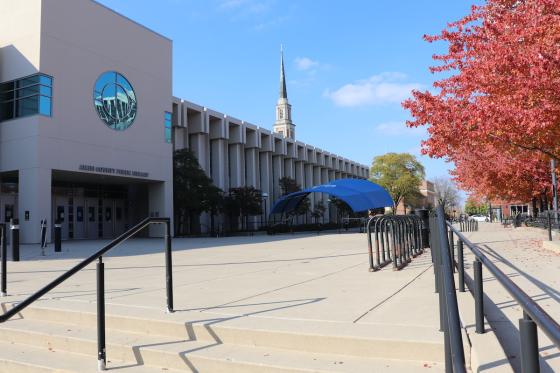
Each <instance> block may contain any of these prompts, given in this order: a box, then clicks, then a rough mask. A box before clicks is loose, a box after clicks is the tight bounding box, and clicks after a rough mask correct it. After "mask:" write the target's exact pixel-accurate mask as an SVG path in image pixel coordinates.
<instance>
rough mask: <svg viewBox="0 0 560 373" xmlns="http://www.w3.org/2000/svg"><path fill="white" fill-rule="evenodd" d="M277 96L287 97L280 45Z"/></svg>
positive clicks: (282, 51)
mask: <svg viewBox="0 0 560 373" xmlns="http://www.w3.org/2000/svg"><path fill="white" fill-rule="evenodd" d="M279 98H285V99H287V98H288V90H287V89H286V74H285V73H284V48H282V45H280V95H279Z"/></svg>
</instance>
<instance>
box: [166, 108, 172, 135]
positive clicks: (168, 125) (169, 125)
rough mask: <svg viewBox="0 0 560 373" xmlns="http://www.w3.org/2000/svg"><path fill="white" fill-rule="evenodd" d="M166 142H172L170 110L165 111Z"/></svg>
mask: <svg viewBox="0 0 560 373" xmlns="http://www.w3.org/2000/svg"><path fill="white" fill-rule="evenodd" d="M164 124H165V142H167V143H171V124H172V114H171V113H170V112H168V111H166V112H165V119H164Z"/></svg>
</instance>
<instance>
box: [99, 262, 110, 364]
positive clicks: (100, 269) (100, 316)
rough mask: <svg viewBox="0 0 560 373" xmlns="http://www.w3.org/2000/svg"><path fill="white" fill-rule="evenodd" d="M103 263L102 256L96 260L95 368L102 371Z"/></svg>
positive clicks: (105, 357) (103, 337)
mask: <svg viewBox="0 0 560 373" xmlns="http://www.w3.org/2000/svg"><path fill="white" fill-rule="evenodd" d="M104 266H105V264H104V263H103V257H99V261H98V262H97V266H96V269H97V369H98V370H100V371H102V370H105V369H106V367H107V356H106V353H105V269H104Z"/></svg>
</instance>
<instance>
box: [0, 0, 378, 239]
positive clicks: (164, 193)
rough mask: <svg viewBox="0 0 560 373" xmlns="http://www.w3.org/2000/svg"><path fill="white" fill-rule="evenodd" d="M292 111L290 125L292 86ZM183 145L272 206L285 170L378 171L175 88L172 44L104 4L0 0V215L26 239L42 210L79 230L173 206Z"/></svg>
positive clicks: (219, 175)
mask: <svg viewBox="0 0 560 373" xmlns="http://www.w3.org/2000/svg"><path fill="white" fill-rule="evenodd" d="M101 25H102V27H101ZM284 82H285V80H284ZM282 108H284V109H285V110H288V111H287V112H286V113H285V114H284V113H283V115H285V116H286V115H287V116H288V117H287V118H289V119H290V122H289V123H291V113H289V110H290V107H289V104H288V103H287V95H286V97H285V104H283V106H282ZM286 108H287V109H286ZM277 115H278V114H277ZM285 123H288V122H285ZM285 128H290V126H289V125H288V124H286V126H285ZM291 129H293V127H292V128H291ZM185 147H188V148H189V149H191V150H193V152H194V153H195V154H196V155H197V157H198V160H199V163H200V165H201V166H202V168H203V169H204V170H205V171H206V172H207V173H208V175H209V176H210V177H211V178H212V179H213V180H214V183H215V184H216V185H217V186H219V187H220V188H222V189H223V190H227V189H228V188H229V187H233V186H243V185H251V186H255V187H256V188H259V189H261V190H262V191H263V192H265V193H268V195H269V198H268V200H266V202H265V203H266V204H267V206H268V207H269V208H270V204H271V203H272V201H273V200H274V199H276V198H277V197H278V196H279V193H280V192H279V186H278V182H277V181H278V179H279V178H281V177H283V176H290V177H293V178H295V179H296V180H298V183H300V184H301V185H302V186H305V187H307V186H312V185H316V184H321V183H323V182H326V181H329V180H332V179H335V178H341V177H363V178H365V177H367V176H368V168H367V167H366V166H363V165H360V164H358V163H356V162H352V161H350V160H348V159H345V158H342V157H340V156H337V155H334V154H331V153H329V152H326V151H323V150H321V149H318V148H315V147H313V146H310V145H307V144H303V143H301V142H298V141H296V140H295V132H291V133H287V132H284V133H273V132H271V131H269V130H266V129H264V128H260V127H258V126H256V125H253V124H250V123H247V122H245V121H242V120H238V119H235V118H232V117H230V116H228V115H224V114H222V113H219V112H217V111H214V110H211V109H209V108H205V107H203V106H201V105H197V104H194V103H191V102H188V101H186V100H182V99H179V98H176V97H173V95H172V41H171V40H169V39H167V38H165V37H163V36H161V35H159V34H157V33H155V32H153V31H151V30H149V29H147V28H145V27H144V26H142V25H140V24H138V23H136V22H133V21H131V20H130V19H128V18H126V17H124V16H122V15H120V14H118V13H116V12H114V11H112V10H110V9H108V8H106V7H105V6H103V5H100V4H98V3H96V2H95V1H92V0H21V1H2V2H0V182H1V183H0V186H1V188H0V221H2V222H9V221H10V219H13V218H16V219H19V225H20V236H21V242H23V243H36V242H39V239H40V222H41V220H43V219H46V220H47V221H48V222H49V227H50V228H52V222H54V221H59V222H60V224H61V225H62V232H63V238H64V239H83V238H111V237H115V236H116V235H118V234H119V233H122V232H123V231H124V230H125V229H127V227H130V226H131V225H133V224H134V223H136V222H138V221H139V220H141V219H143V218H145V217H147V216H170V217H172V216H173V187H172V178H173V172H172V167H173V164H172V159H173V151H174V150H175V149H182V148H185ZM268 211H270V210H269V209H268ZM51 232H52V230H51V229H49V231H48V235H49V237H50V235H51ZM159 233H160V232H159V231H158V228H157V227H154V228H151V231H150V234H151V235H158V234H159Z"/></svg>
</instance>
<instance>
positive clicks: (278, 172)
mask: <svg viewBox="0 0 560 373" xmlns="http://www.w3.org/2000/svg"><path fill="white" fill-rule="evenodd" d="M283 177H284V162H283V157H282V156H281V155H275V156H273V157H272V182H273V184H272V190H273V191H274V200H276V199H278V198H279V197H280V195H281V194H282V191H281V190H280V185H279V184H278V180H280V179H281V178H283Z"/></svg>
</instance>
